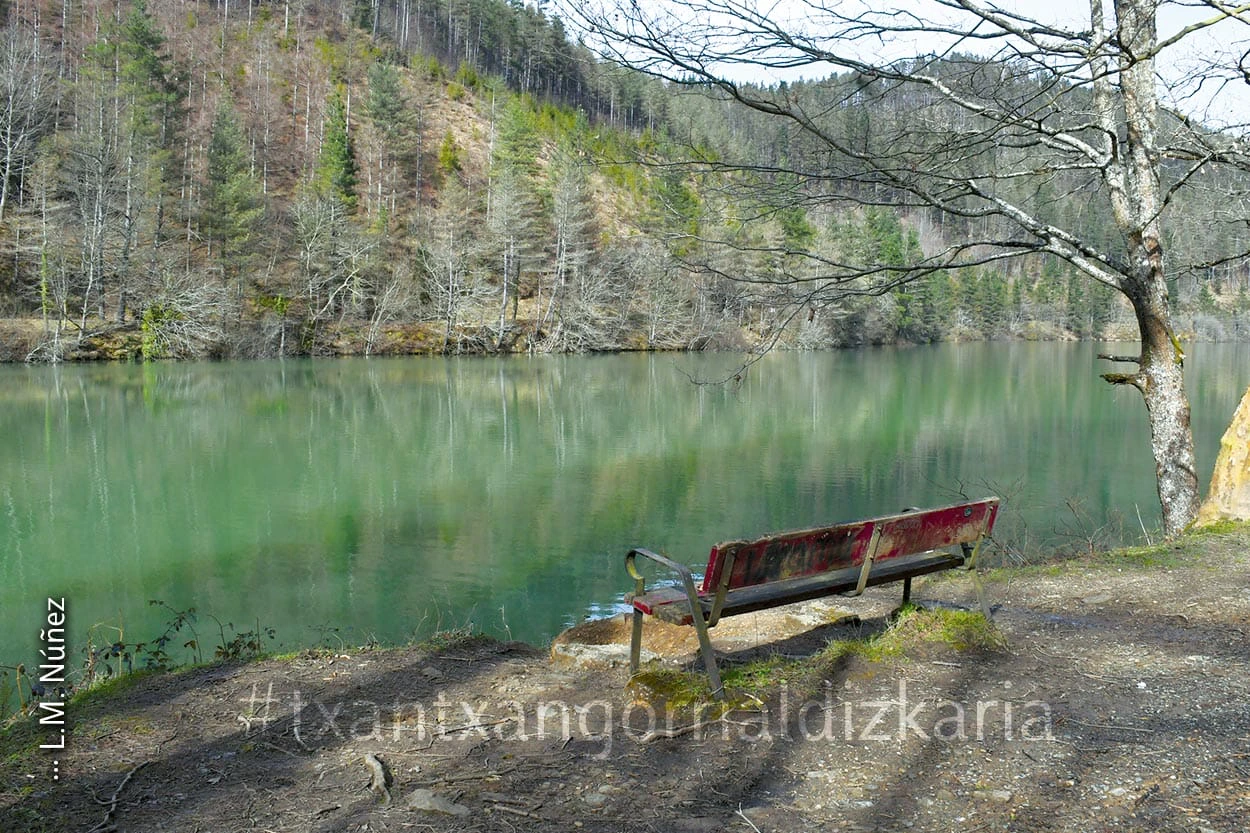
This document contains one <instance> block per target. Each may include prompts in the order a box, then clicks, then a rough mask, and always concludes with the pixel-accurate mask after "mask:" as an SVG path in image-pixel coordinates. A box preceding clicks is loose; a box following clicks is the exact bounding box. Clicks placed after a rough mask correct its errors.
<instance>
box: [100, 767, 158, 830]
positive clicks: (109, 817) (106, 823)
mask: <svg viewBox="0 0 1250 833" xmlns="http://www.w3.org/2000/svg"><path fill="white" fill-rule="evenodd" d="M148 763H149V761H143V762H141V763H137V764H135V765H134V766H133V767H131V768H130V771H129V772H127V773H126V777H125V778H123V779H122V782H121V783H120V784H118V785H117V789H115V790H113V795H112V796H111V797H110V798H109V800H108V801H101V800H100V799H98V798H97V799H96V803H97V804H107V805H108V808H109V809H108V812H107V813H105V814H104V820H103V821H101V822H100V823H99V824H97V825H96V826H95V827H93V828H91V829H90V830H88V831H87V833H98V832H99V831H101V830H109V829H113V828H115V827H116V825H114V824H113V814H114V813H116V812H117V802H118V800H119V799H120V798H121V794H122V790H124V789H126V785H127V784H129V783H130V779H131V778H133V777H134V775H135V773H136V772H138V771H139V770H141V769H143V768H144V767H145V766H147V765H148Z"/></svg>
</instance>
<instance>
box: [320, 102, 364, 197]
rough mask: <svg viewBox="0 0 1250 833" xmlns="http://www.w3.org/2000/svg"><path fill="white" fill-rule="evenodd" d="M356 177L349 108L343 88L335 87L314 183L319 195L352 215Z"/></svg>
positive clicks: (354, 150)
mask: <svg viewBox="0 0 1250 833" xmlns="http://www.w3.org/2000/svg"><path fill="white" fill-rule="evenodd" d="M356 179H357V168H356V147H355V144H354V143H353V142H352V137H351V133H350V132H349V130H348V124H347V108H346V106H344V104H343V93H342V91H341V90H335V91H334V95H333V96H331V97H330V103H329V112H328V113H327V114H326V123H325V136H324V138H323V139H322V141H321V155H320V157H319V158H318V160H317V170H316V173H315V176H314V183H315V185H316V188H317V194H318V196H320V197H321V198H322V199H325V200H329V201H331V202H333V203H335V204H337V205H338V206H339V207H340V208H342V210H343V211H344V212H345V213H347V214H351V213H353V212H354V211H355V210H356Z"/></svg>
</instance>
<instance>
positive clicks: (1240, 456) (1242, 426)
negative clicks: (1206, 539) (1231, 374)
mask: <svg viewBox="0 0 1250 833" xmlns="http://www.w3.org/2000/svg"><path fill="white" fill-rule="evenodd" d="M1225 520H1232V521H1250V389H1247V390H1246V395H1245V396H1243V397H1242V398H1241V404H1240V405H1238V406H1237V412H1236V413H1235V414H1233V421H1232V422H1231V423H1229V426H1228V430H1227V431H1225V432H1224V438H1223V439H1222V440H1220V453H1219V456H1218V457H1216V458H1215V471H1214V472H1212V474H1211V488H1210V489H1208V490H1207V499H1206V501H1204V502H1203V504H1202V508H1201V509H1199V510H1198V518H1197V520H1195V521H1194V526H1197V527H1203V526H1210V525H1211V524H1213V523H1216V522H1217V521H1225Z"/></svg>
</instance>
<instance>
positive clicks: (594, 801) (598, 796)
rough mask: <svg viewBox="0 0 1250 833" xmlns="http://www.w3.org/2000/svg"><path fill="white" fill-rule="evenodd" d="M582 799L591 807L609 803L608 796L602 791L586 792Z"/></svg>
mask: <svg viewBox="0 0 1250 833" xmlns="http://www.w3.org/2000/svg"><path fill="white" fill-rule="evenodd" d="M582 801H584V802H586V803H587V804H589V805H590V806H591V807H602V806H603V805H604V804H607V803H608V797H607V796H606V795H604V794H603V793H601V792H593V793H586V794H585V795H583V796H582Z"/></svg>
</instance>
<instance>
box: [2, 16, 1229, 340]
mask: <svg viewBox="0 0 1250 833" xmlns="http://www.w3.org/2000/svg"><path fill="white" fill-rule="evenodd" d="M3 12H4V15H5V21H6V22H5V27H4V29H3V36H2V38H0V316H2V318H0V356H3V357H4V358H7V359H13V360H42V361H55V360H60V359H63V358H89V357H100V356H105V357H142V358H160V357H196V356H239V357H260V356H274V355H294V354H334V353H366V354H370V353H373V354H378V353H394V352H419V351H434V352H442V351H446V352H464V351H470V352H484V351H516V350H532V351H582V350H615V349H683V348H704V347H731V346H732V347H738V346H749V345H754V344H757V343H769V342H771V341H772V340H774V339H777V340H779V341H780V343H782V344H784V345H788V346H794V347H803V348H815V347H823V346H846V345H856V344H863V343H889V342H897V341H912V342H927V341H934V340H945V339H981V338H1003V337H1015V338H1061V337H1094V336H1100V335H1114V334H1116V333H1121V332H1123V333H1131V332H1132V320H1131V314H1130V313H1129V312H1128V310H1127V307H1124V306H1122V304H1121V303H1120V302H1119V301H1118V300H1117V299H1115V298H1113V296H1112V293H1111V292H1110V291H1109V290H1106V289H1103V288H1101V287H1100V286H1099V285H1097V284H1093V283H1089V282H1087V281H1086V280H1085V279H1084V278H1083V277H1080V276H1078V275H1077V274H1076V273H1074V272H1072V271H1071V270H1070V269H1069V268H1068V267H1066V266H1060V265H1059V264H1058V263H1056V262H1051V261H1045V260H1040V259H1039V260H1034V261H1030V260H1025V259H1019V260H1015V261H1004V262H1000V263H995V264H991V265H987V266H985V267H984V268H969V269H964V270H960V271H958V272H954V273H947V272H935V273H932V274H929V275H925V276H923V277H921V278H919V279H917V280H914V281H912V282H910V283H906V284H903V285H900V286H898V287H897V288H895V289H893V290H891V291H889V292H885V293H883V294H879V293H875V292H865V293H864V294H855V293H854V292H852V293H850V294H846V295H844V296H843V297H842V298H840V299H839V300H838V301H837V302H836V303H828V302H822V303H819V304H817V303H805V302H804V296H803V292H802V287H803V285H804V284H803V281H804V280H805V279H807V278H810V277H812V273H811V270H812V269H814V268H816V267H815V266H813V264H814V263H815V264H820V263H822V262H823V263H826V264H847V263H852V264H869V265H880V266H881V267H882V268H886V269H888V268H889V267H890V266H891V265H893V264H901V263H905V262H908V261H909V260H913V259H914V258H911V257H909V254H908V253H909V252H914V251H918V250H929V249H932V248H936V247H940V246H941V245H943V241H944V240H945V239H946V238H947V237H948V236H950V235H952V234H954V233H956V232H957V231H962V230H961V229H953V228H950V227H949V226H948V224H949V223H951V222H953V221H951V220H949V219H945V218H943V217H942V216H940V215H938V214H932V215H931V214H930V213H928V212H926V211H924V210H923V209H914V210H913V209H909V208H907V207H898V206H890V205H889V204H888V203H889V201H888V200H885V199H880V200H876V199H873V198H871V195H858V196H859V199H857V200H852V199H849V198H848V199H846V200H841V201H837V200H835V201H830V200H828V199H827V198H824V197H827V195H819V196H821V197H822V199H819V200H816V199H813V197H814V196H817V195H813V194H809V193H804V192H803V191H801V190H800V189H798V188H795V187H791V185H790V184H789V183H788V182H787V180H786V177H785V175H784V174H783V173H779V172H778V171H779V169H783V168H784V167H785V164H784V163H785V161H786V159H787V158H789V157H792V156H795V155H799V154H805V153H818V152H819V150H818V149H813V148H805V147H803V146H801V144H800V143H799V142H798V141H797V140H795V141H792V137H791V136H790V135H789V134H788V133H787V131H786V129H785V128H784V127H778V126H775V125H772V124H768V123H765V122H763V121H761V120H760V119H759V118H758V117H752V116H750V115H749V114H747V113H745V112H744V111H741V110H739V109H737V108H732V107H730V106H728V105H726V104H725V103H724V102H721V101H718V100H716V99H714V98H710V97H704V96H700V95H697V94H694V93H692V91H690V90H688V89H680V90H679V89H675V88H669V87H667V86H665V85H663V84H661V83H660V82H658V81H655V80H652V79H648V78H646V77H645V76H642V75H639V74H636V73H632V72H628V71H625V70H622V69H620V68H617V67H615V66H612V65H608V64H602V63H598V62H596V61H595V60H594V58H593V57H592V56H591V55H590V53H589V52H588V51H587V50H585V49H584V48H582V47H580V46H578V45H577V44H575V43H574V42H571V41H570V39H569V37H568V35H567V33H566V32H565V30H564V28H563V27H562V26H561V24H560V23H559V21H558V20H556V19H554V18H552V17H549V16H548V15H547V14H545V13H544V12H543V11H542V10H541V7H533V6H523V5H521V4H519V3H504V2H502V0H421V1H420V2H416V3H413V2H411V0H373V2H367V1H366V0H355V1H354V2H331V0H320V1H318V0H293V1H292V2H252V3H250V4H248V3H238V2H235V3H233V4H232V3H230V2H228V0H223V2H221V3H212V2H194V3H174V2H171V0H147V2H146V3H145V2H144V0H117V1H116V2H114V0H105V2H91V0H87V2H83V3H79V4H70V3H63V4H62V3H56V4H54V3H38V2H36V3H29V2H27V3H17V2H10V3H8V4H7V5H6V6H4V7H3ZM828 83H829V85H830V87H831V89H832V88H834V87H835V86H836V85H837V84H845V83H855V81H854V79H842V80H837V79H832V80H831V81H830V82H828ZM845 98H846V97H845V96H840V97H839V99H838V100H845ZM831 100H832V98H831ZM908 107H909V103H908V102H906V101H897V102H893V103H892V104H891V110H889V111H885V112H882V111H881V110H880V107H879V105H878V106H876V107H875V108H873V109H871V110H870V108H867V107H864V108H855V107H853V106H852V107H847V108H845V109H846V112H845V122H846V125H845V126H846V129H847V130H848V131H860V132H861V133H862V134H863V141H864V142H865V146H866V147H867V146H869V145H870V144H871V140H872V129H871V125H872V123H873V121H874V120H876V119H883V118H906V114H907V112H908ZM857 135H858V134H857ZM731 148H732V149H734V150H735V151H736V152H737V153H738V154H741V153H743V152H744V151H745V152H747V153H748V154H749V155H750V156H751V158H752V159H754V160H756V162H757V164H758V167H757V169H755V170H752V171H744V170H742V169H741V168H735V169H733V170H729V169H725V170H721V169H720V168H719V167H718V165H717V160H718V159H720V158H722V157H723V156H724V155H725V154H726V152H727V151H728V150H729V149H731ZM690 162H697V163H699V164H697V165H690V164H687V163H690ZM1065 187H1066V188H1067V189H1068V190H1066V191H1057V192H1056V193H1054V194H1050V195H1046V194H1039V195H1036V198H1037V199H1038V200H1039V201H1041V202H1042V203H1043V204H1047V205H1053V210H1054V211H1057V212H1062V211H1067V212H1082V211H1089V216H1088V217H1083V218H1082V219H1083V222H1085V223H1087V224H1091V225H1093V226H1094V227H1099V226H1098V224H1099V223H1105V219H1104V218H1100V217H1099V216H1097V212H1096V211H1094V210H1092V209H1090V208H1089V207H1088V206H1085V205H1083V203H1082V201H1081V199H1080V194H1081V183H1079V182H1073V183H1067V184H1066V185H1065ZM848 196H856V195H848ZM874 203H877V204H876V205H874ZM1208 208H1209V207H1207V206H1198V205H1194V206H1188V207H1186V208H1185V209H1184V210H1185V211H1186V212H1188V213H1189V215H1192V216H1191V217H1190V220H1191V221H1190V222H1179V223H1178V222H1176V221H1175V218H1174V221H1173V223H1172V226H1171V227H1172V228H1174V229H1180V230H1182V231H1180V232H1178V235H1177V239H1176V240H1175V241H1174V245H1175V246H1176V247H1177V248H1178V249H1184V248H1185V247H1189V248H1191V249H1198V250H1209V251H1217V250H1220V249H1221V248H1222V247H1224V246H1225V243H1226V242H1227V241H1221V240H1218V239H1211V238H1210V235H1209V234H1207V231H1208V230H1210V229H1213V228H1216V226H1215V225H1212V224H1208V223H1206V222H1205V221H1204V218H1205V214H1204V211H1206V210H1208ZM1106 227H1107V228H1108V229H1110V228H1111V226H1110V225H1109V224H1107V226H1106ZM1221 228H1223V227H1221ZM1108 233H1112V232H1110V231H1108ZM1211 233H1214V232H1211ZM1237 242H1241V241H1237ZM800 251H801V252H806V253H809V254H813V253H814V254H816V255H817V256H818V257H817V259H816V260H815V261H813V260H812V259H811V258H810V257H809V258H800V257H798V256H797V254H796V253H797V252H800ZM1215 260H1218V258H1215V259H1213V265H1211V266H1210V267H1208V268H1204V269H1202V270H1191V271H1190V272H1187V273H1182V274H1180V275H1179V276H1178V278H1177V283H1176V286H1175V292H1174V293H1173V299H1174V301H1175V302H1176V303H1178V304H1179V305H1180V307H1181V310H1182V311H1183V312H1184V313H1185V315H1184V316H1183V317H1182V318H1181V321H1182V322H1183V324H1184V326H1185V327H1186V328H1188V329H1189V330H1190V331H1193V332H1194V334H1195V335H1197V336H1198V337H1204V338H1227V337H1244V336H1245V335H1246V334H1247V331H1246V329H1245V328H1244V325H1241V324H1240V323H1239V321H1240V320H1242V319H1243V318H1244V317H1245V316H1244V315H1239V313H1245V312H1247V311H1250V301H1248V299H1247V289H1248V286H1250V278H1248V277H1247V269H1246V264H1244V263H1242V262H1240V261H1229V262H1220V263H1215V262H1214V261H1215ZM851 288H852V290H853V289H854V287H853V286H852V287H851Z"/></svg>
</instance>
